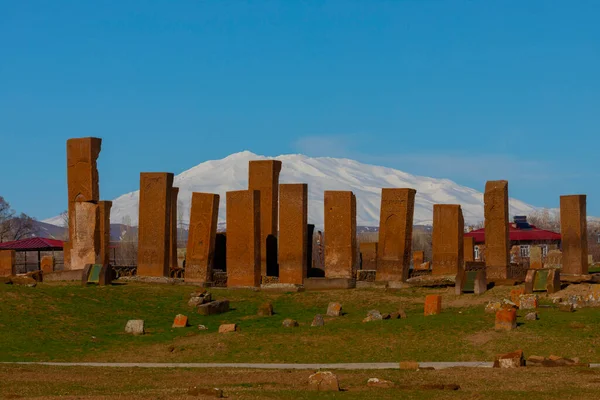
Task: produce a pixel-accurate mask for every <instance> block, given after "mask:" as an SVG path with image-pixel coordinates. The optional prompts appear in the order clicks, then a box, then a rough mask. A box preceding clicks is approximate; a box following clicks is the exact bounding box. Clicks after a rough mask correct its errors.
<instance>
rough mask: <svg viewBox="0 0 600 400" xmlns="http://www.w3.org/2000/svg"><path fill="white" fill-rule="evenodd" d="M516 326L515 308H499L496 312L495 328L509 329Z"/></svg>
mask: <svg viewBox="0 0 600 400" xmlns="http://www.w3.org/2000/svg"><path fill="white" fill-rule="evenodd" d="M516 327H517V310H516V309H514V308H510V309H505V308H504V309H500V310H498V311H497V312H496V326H495V328H496V330H503V331H511V330H513V329H516Z"/></svg>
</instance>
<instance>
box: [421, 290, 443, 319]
mask: <svg viewBox="0 0 600 400" xmlns="http://www.w3.org/2000/svg"><path fill="white" fill-rule="evenodd" d="M441 312H442V296H440V295H437V294H429V295H427V296H425V309H424V315H425V316H428V315H437V314H439V313H441Z"/></svg>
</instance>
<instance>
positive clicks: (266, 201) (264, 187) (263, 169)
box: [227, 160, 281, 276]
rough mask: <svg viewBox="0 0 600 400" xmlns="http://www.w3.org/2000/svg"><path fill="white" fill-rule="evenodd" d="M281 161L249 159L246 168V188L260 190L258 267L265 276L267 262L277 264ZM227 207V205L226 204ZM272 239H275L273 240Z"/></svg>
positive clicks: (272, 265) (271, 266)
mask: <svg viewBox="0 0 600 400" xmlns="http://www.w3.org/2000/svg"><path fill="white" fill-rule="evenodd" d="M280 172H281V161H277V160H260V161H250V163H249V168H248V190H257V191H259V192H260V268H261V275H262V276H267V275H268V274H269V272H271V271H267V264H269V265H268V266H269V267H270V269H272V268H273V267H275V268H276V265H277V256H276V254H277V245H276V244H275V245H274V246H273V245H270V246H268V243H271V242H272V243H276V242H277V240H276V238H277V222H278V212H279V205H278V202H279V173H280ZM227 207H228V208H229V206H227ZM273 239H275V240H274V241H273Z"/></svg>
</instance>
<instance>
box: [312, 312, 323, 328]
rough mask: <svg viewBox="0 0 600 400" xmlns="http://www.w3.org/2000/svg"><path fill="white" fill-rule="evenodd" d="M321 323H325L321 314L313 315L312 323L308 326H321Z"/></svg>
mask: <svg viewBox="0 0 600 400" xmlns="http://www.w3.org/2000/svg"><path fill="white" fill-rule="evenodd" d="M323 325H325V320H324V319H323V316H322V315H321V314H317V315H315V318H314V319H313V322H312V324H310V326H323Z"/></svg>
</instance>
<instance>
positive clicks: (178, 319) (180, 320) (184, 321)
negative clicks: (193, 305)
mask: <svg viewBox="0 0 600 400" xmlns="http://www.w3.org/2000/svg"><path fill="white" fill-rule="evenodd" d="M186 326H188V318H187V317H186V316H185V315H183V314H177V315H176V316H175V320H174V321H173V326H172V327H173V328H185V327H186Z"/></svg>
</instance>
